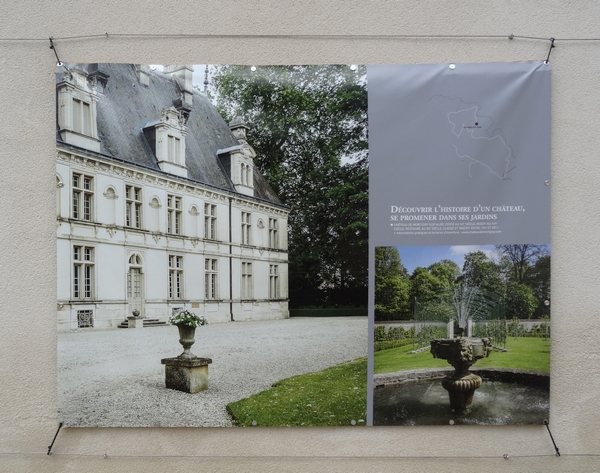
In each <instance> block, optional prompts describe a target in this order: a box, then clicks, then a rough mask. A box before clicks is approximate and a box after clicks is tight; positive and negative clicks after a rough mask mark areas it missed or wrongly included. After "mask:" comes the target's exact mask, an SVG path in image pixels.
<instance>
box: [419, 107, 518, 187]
mask: <svg viewBox="0 0 600 473" xmlns="http://www.w3.org/2000/svg"><path fill="white" fill-rule="evenodd" d="M430 100H431V101H434V102H436V104H437V105H438V107H439V110H441V111H443V112H444V113H446V118H447V120H448V126H449V127H450V129H451V132H452V135H453V137H454V140H452V141H453V142H451V143H450V144H449V145H450V146H451V148H452V150H453V154H455V155H456V156H457V157H458V158H459V159H460V160H461V161H463V162H466V163H467V164H468V173H469V177H473V176H472V168H473V167H475V166H482V167H483V168H484V169H486V170H487V171H489V172H490V173H491V175H492V176H494V177H496V178H498V179H501V180H510V176H509V173H510V172H511V171H513V170H514V169H515V167H516V166H515V165H514V161H515V156H514V154H513V151H512V148H511V147H510V146H509V145H508V144H507V142H506V139H505V138H504V134H503V133H502V130H501V129H499V128H494V121H493V120H492V119H491V118H490V117H489V116H486V115H483V114H482V113H481V107H480V106H479V105H478V104H477V103H467V102H465V101H463V100H461V99H460V98H450V97H443V96H434V97H432V98H431V99H430Z"/></svg>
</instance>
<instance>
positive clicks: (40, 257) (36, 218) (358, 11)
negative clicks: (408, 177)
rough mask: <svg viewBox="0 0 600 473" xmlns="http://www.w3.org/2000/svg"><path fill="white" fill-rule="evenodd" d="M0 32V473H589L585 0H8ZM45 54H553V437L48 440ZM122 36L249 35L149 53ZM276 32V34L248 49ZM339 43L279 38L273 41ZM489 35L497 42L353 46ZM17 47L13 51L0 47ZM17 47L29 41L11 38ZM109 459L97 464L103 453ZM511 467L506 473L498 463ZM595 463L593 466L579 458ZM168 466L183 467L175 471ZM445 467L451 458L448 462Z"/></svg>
mask: <svg viewBox="0 0 600 473" xmlns="http://www.w3.org/2000/svg"><path fill="white" fill-rule="evenodd" d="M2 7H3V8H2V10H3V15H2V17H3V21H2V22H0V38H1V39H2V41H0V64H1V67H0V103H2V105H3V113H2V114H1V115H0V138H1V139H0V143H1V144H2V146H1V147H0V162H1V163H2V172H1V173H0V193H1V196H2V205H0V209H1V210H0V211H1V222H2V229H1V233H0V235H1V236H2V240H1V241H2V245H1V247H0V261H1V265H0V271H1V275H0V360H2V361H1V363H0V379H1V383H0V469H1V470H3V471H49V472H50V471H57V472H59V471H60V472H63V471H67V472H69V471H78V472H79V471H107V472H108V471H110V472H118V471H128V472H136V471H144V472H150V471H167V470H168V471H178V470H184V469H189V468H192V467H197V468H202V469H204V470H208V471H223V472H226V471H227V472H228V471H274V472H275V471H277V472H282V471H328V472H331V471H345V472H353V471H398V470H403V471H433V470H439V471H461V472H475V471H478V472H479V471H503V472H511V471H514V472H517V471H519V472H520V471H531V472H534V471H578V472H579V471H598V470H600V431H599V430H598V428H597V426H598V425H600V370H599V369H598V366H599V364H600V330H598V321H599V320H600V308H599V307H600V306H599V304H598V285H597V281H596V279H597V277H596V276H597V268H598V267H599V266H600V249H599V243H600V237H599V235H600V219H599V218H598V212H597V207H596V203H597V202H599V201H600V199H599V197H600V195H599V194H600V191H599V188H600V187H599V186H598V181H597V179H599V178H600V159H598V156H597V154H598V152H597V150H598V149H600V143H599V141H600V133H598V128H599V127H598V124H597V122H596V120H597V118H598V110H600V94H598V90H599V89H600V60H599V59H600V42H592V41H565V40H563V39H565V38H591V37H594V35H598V28H597V23H598V18H600V4H599V3H598V2H596V1H593V0H582V1H581V2H576V3H575V2H569V1H565V0H561V1H558V0H550V1H548V0H545V1H541V0H533V1H526V0H490V1H488V2H480V1H478V0H455V1H446V0H422V1H419V2H416V1H409V0H379V1H375V0H361V1H355V0H349V1H348V0H346V1H344V0H312V1H311V0H298V1H296V2H293V3H292V2H280V1H275V0H259V1H252V2H251V1H246V0H221V1H219V2H216V1H213V2H209V1H206V0H199V1H198V0H196V1H191V0H182V1H179V2H175V3H169V4H167V3H165V2H161V1H158V0H145V1H139V0H132V1H129V2H121V1H115V0H107V1H104V2H97V1H89V0H78V1H74V0H57V1H55V2H39V1H31V0H30V1H22V2H18V3H17V2H16V1H11V0H5V1H4V2H3V4H2ZM106 31H107V32H108V37H98V38H93V39H70V40H60V39H57V40H56V41H55V44H56V48H57V52H58V53H59V56H60V58H61V59H62V60H64V61H67V62H131V63H158V64H161V63H179V64H184V63H186V64H195V63H200V64H203V63H245V64H259V63H262V64H268V63H323V62H330V63H340V62H341V63H447V62H456V63H459V62H492V61H493V62H497V61H524V60H540V59H545V58H546V55H547V53H548V48H549V41H535V40H528V39H518V38H517V39H514V40H512V41H511V40H508V36H509V35H510V34H511V33H514V34H515V35H525V36H535V37H543V38H549V37H555V38H557V41H556V48H555V50H554V51H553V52H552V56H551V60H550V62H551V66H552V71H553V79H552V80H553V85H552V109H553V112H552V113H553V117H552V183H551V185H552V206H553V210H552V218H553V222H552V245H553V248H552V253H553V267H552V279H553V299H552V304H553V307H552V309H553V339H552V387H551V416H550V426H551V428H552V433H553V434H554V437H555V439H556V441H557V443H558V446H559V448H560V451H561V454H563V456H562V457H560V458H556V457H554V456H553V453H554V450H553V447H552V443H551V441H550V438H549V436H548V434H547V432H546V429H545V427H543V426H540V427H459V426H455V427H450V426H448V427H436V428H426V427H420V428H399V427H396V428H343V429H311V428H307V429H225V430H219V429H65V430H64V431H61V433H60V435H59V438H58V440H57V443H56V445H55V447H54V450H53V451H54V455H52V456H50V457H48V456H46V455H45V452H46V450H47V447H48V445H49V444H50V442H51V440H52V437H53V435H54V433H55V431H56V428H57V418H56V321H55V298H56V280H55V272H56V271H55V264H56V263H55V257H56V240H55V238H56V237H55V230H56V222H55V215H56V213H55V209H54V206H55V188H54V185H55V177H54V176H55V171H54V169H55V144H54V139H55V130H54V123H55V100H54V63H55V58H54V53H53V52H52V51H51V50H50V49H49V48H48V46H49V42H48V41H47V38H48V37H50V36H54V37H56V38H59V37H73V36H78V35H88V34H103V33H104V32H106ZM117 33H129V34H136V33H137V34H143V33H174V34H178V33H190V34H191V33H195V34H204V35H206V34H208V35H240V34H243V35H247V36H244V37H242V38H238V39H235V38H232V37H228V36H225V37H217V36H215V37H212V38H204V37H199V38H195V39H194V38H185V39H178V38H172V39H153V38H140V37H118V36H111V34H117ZM268 34H271V35H283V37H278V38H272V37H264V36H260V35H268ZM315 34H316V35H324V34H331V35H351V36H349V37H344V38H338V39H332V38H315V37H304V38H290V37H286V35H315ZM366 34H370V35H398V34H402V35H428V34H435V35H461V34H462V35H500V36H503V37H500V38H497V39H484V38H480V39H473V38H465V39H449V38H446V39H443V38H437V39H436V38H420V39H417V38H396V39H390V38H383V37H379V38H368V39H360V38H358V37H356V36H354V35H366ZM8 38H13V40H6V39H8ZM19 38H26V39H27V38H39V39H41V40H42V41H24V40H20V39H19ZM104 453H107V454H108V457H107V458H104V457H103V454H104ZM504 453H507V454H508V455H510V458H509V459H508V460H506V459H503V458H502V455H503V454H504ZM590 454H595V455H598V456H593V455H590ZM179 455H190V456H193V457H185V458H180V457H178V456H179ZM453 457H454V458H453Z"/></svg>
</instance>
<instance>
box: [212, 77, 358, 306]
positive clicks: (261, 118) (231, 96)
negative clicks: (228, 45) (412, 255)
mask: <svg viewBox="0 0 600 473" xmlns="http://www.w3.org/2000/svg"><path fill="white" fill-rule="evenodd" d="M213 84H214V86H215V95H216V97H217V106H218V108H219V111H220V112H221V113H222V115H223V116H224V118H225V119H226V120H228V121H230V120H232V119H233V118H234V117H235V116H240V117H242V118H243V120H244V121H245V123H246V125H247V126H248V127H249V130H248V133H247V135H248V141H249V143H250V144H251V145H252V146H253V147H254V149H255V150H256V152H257V157H256V158H255V164H256V166H257V167H258V169H259V170H260V171H261V172H262V173H263V174H264V175H265V176H266V178H267V180H268V182H269V183H270V184H271V186H272V187H273V189H274V190H275V191H276V192H277V193H278V195H279V196H280V198H281V199H282V201H283V202H284V203H285V204H287V205H288V206H290V208H291V211H290V216H289V220H288V224H289V225H288V227H289V238H288V241H289V274H290V277H289V284H290V306H296V307H297V306H300V305H310V304H313V305H316V304H334V303H341V302H343V301H350V302H351V303H354V304H356V305H366V302H367V297H366V296H367V267H368V244H367V242H368V239H367V238H368V235H367V233H368V231H367V230H368V228H367V221H368V220H367V212H368V170H367V92H366V82H365V69H364V67H359V68H358V70H352V69H351V68H350V67H348V66H333V65H327V66H270V67H261V66H259V67H258V68H256V70H255V71H252V70H251V68H250V67H246V66H219V67H218V68H217V70H216V72H215V75H214V76H213Z"/></svg>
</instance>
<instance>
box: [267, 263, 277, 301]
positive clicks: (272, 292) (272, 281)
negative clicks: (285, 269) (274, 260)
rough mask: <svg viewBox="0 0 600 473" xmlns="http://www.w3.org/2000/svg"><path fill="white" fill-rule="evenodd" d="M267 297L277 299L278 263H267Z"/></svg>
mask: <svg viewBox="0 0 600 473" xmlns="http://www.w3.org/2000/svg"><path fill="white" fill-rule="evenodd" d="M269 299H279V265H277V264H270V265H269Z"/></svg>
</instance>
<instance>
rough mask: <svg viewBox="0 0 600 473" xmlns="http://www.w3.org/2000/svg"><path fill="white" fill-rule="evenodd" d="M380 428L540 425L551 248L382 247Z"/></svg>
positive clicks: (376, 413) (378, 264)
mask: <svg viewBox="0 0 600 473" xmlns="http://www.w3.org/2000/svg"><path fill="white" fill-rule="evenodd" d="M374 290H375V308H374V313H375V324H374V357H373V358H374V383H373V386H374V393H373V425H454V424H457V425H458V424H482V425H486V424H488V425H504V424H542V423H543V422H544V420H545V419H547V417H548V410H549V386H550V376H549V375H550V337H551V331H550V245H537V244H535V245H534V244H525V245H469V246H467V245H463V246H430V247H427V246H422V247H416V246H414V247H376V248H375V288H374Z"/></svg>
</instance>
